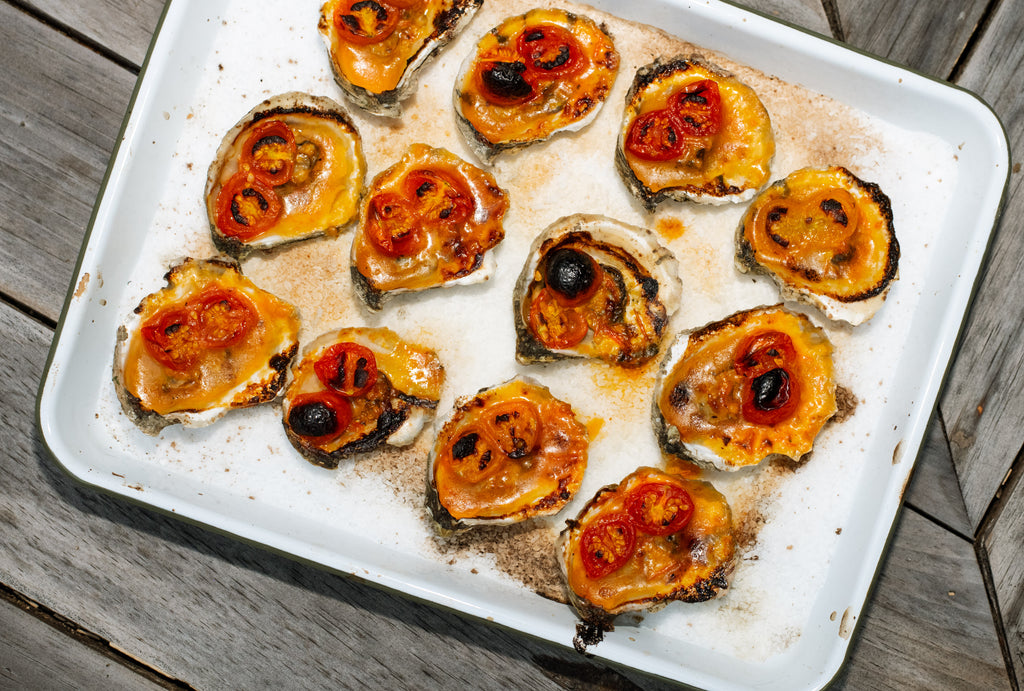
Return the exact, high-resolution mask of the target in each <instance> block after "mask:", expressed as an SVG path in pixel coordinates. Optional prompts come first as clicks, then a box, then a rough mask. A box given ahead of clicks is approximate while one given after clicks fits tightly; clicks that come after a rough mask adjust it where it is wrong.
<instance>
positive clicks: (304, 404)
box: [288, 391, 352, 446]
mask: <svg viewBox="0 0 1024 691" xmlns="http://www.w3.org/2000/svg"><path fill="white" fill-rule="evenodd" d="M351 422H352V404H351V403H350V402H349V401H348V399H346V398H343V397H342V396H339V395H338V394H336V393H334V392H333V391H319V392H317V393H309V394H300V395H299V396H296V397H295V400H294V401H292V404H291V407H290V408H289V409H288V427H289V428H290V429H291V430H292V432H294V433H295V434H297V435H299V436H300V437H302V438H303V439H304V440H306V441H307V442H308V443H310V444H312V445H313V446H318V445H320V444H325V443H327V442H329V441H331V440H333V439H337V438H338V437H339V436H341V435H342V434H343V433H344V432H345V430H346V429H348V426H349V424H350V423H351Z"/></svg>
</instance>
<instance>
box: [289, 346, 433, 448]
mask: <svg viewBox="0 0 1024 691" xmlns="http://www.w3.org/2000/svg"><path fill="white" fill-rule="evenodd" d="M443 384H444V367H443V366H442V364H441V361H440V359H439V358H438V357H437V354H436V353H434V351H432V350H430V349H428V348H425V347H423V346H419V345H416V344H413V343H409V342H408V341H406V340H404V339H402V338H401V337H400V336H399V335H398V334H396V333H395V332H394V331H391V330H390V329H387V328H383V327H379V328H370V327H365V328H361V327H354V328H344V329H339V330H337V331H332V332H330V333H326V334H324V335H322V336H320V337H319V338H318V339H316V340H315V341H313V342H312V343H311V344H310V345H309V346H308V347H306V348H305V349H304V351H303V355H302V359H301V361H299V362H298V363H297V364H296V365H294V366H293V367H292V377H291V381H290V383H289V384H288V389H287V391H286V392H285V395H284V402H283V411H282V412H283V422H284V429H285V433H286V434H287V436H288V440H289V441H290V442H291V443H292V445H293V446H294V447H295V448H296V449H297V450H298V452H299V453H300V454H302V456H303V457H304V458H305V459H306V460H308V461H309V462H310V463H313V464H315V465H319V466H322V467H324V468H337V467H338V464H339V462H340V461H341V459H343V458H347V457H349V456H352V455H354V454H358V453H366V452H369V451H373V450H374V449H377V448H379V447H381V446H383V445H385V444H388V445H390V446H398V447H401V446H408V445H409V444H411V443H413V442H414V441H415V440H416V437H417V436H418V435H419V433H420V431H421V430H422V429H423V426H424V425H425V424H426V423H427V422H428V421H429V420H430V419H432V418H433V416H434V411H435V410H436V408H437V402H438V401H439V400H440V398H441V387H442V385H443Z"/></svg>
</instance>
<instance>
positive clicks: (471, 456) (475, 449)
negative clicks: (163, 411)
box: [448, 427, 505, 483]
mask: <svg viewBox="0 0 1024 691" xmlns="http://www.w3.org/2000/svg"><path fill="white" fill-rule="evenodd" d="M448 455H449V456H450V458H451V468H452V470H453V471H454V472H455V474H456V475H458V476H459V477H460V478H462V479H463V480H465V481H466V482H469V483H477V482H480V481H481V480H484V479H486V478H487V477H489V476H490V475H492V474H493V473H494V472H495V471H497V469H498V468H499V467H501V465H502V464H503V463H504V462H505V455H504V454H503V453H501V452H500V451H499V450H498V449H497V448H496V447H495V446H494V444H493V442H492V441H491V440H490V439H489V435H487V434H483V433H482V432H481V430H479V429H477V428H476V427H469V428H467V429H464V430H462V431H460V432H459V434H458V436H457V437H455V441H453V442H452V445H451V447H450V448H449V449H448Z"/></svg>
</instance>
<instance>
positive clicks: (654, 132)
mask: <svg viewBox="0 0 1024 691" xmlns="http://www.w3.org/2000/svg"><path fill="white" fill-rule="evenodd" d="M685 147H686V140H685V138H684V136H683V125H682V123H681V122H680V120H679V117H678V116H677V115H676V114H675V113H674V112H673V111H671V110H669V109H667V108H662V109H661V110H652V111H648V112H646V113H644V114H643V115H641V116H639V117H637V119H636V120H634V121H633V124H632V125H631V126H630V128H629V134H628V135H627V136H626V150H627V151H628V152H630V153H631V154H633V155H634V156H636V157H637V158H641V159H643V160H645V161H670V160H672V159H673V158H678V157H679V156H681V155H682V153H683V150H684V148H685Z"/></svg>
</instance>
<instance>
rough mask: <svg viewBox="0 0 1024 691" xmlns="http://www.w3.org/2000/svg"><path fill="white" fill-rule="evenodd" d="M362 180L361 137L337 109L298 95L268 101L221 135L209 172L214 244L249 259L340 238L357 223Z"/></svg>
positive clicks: (208, 207)
mask: <svg viewBox="0 0 1024 691" xmlns="http://www.w3.org/2000/svg"><path fill="white" fill-rule="evenodd" d="M365 175H366V163H365V161H364V160H363V149H362V143H361V140H360V137H359V133H358V132H357V131H356V128H355V125H353V124H352V121H351V120H350V119H349V117H348V114H346V113H345V111H343V110H342V108H341V106H340V105H338V104H337V103H336V102H335V101H332V100H331V99H329V98H325V97H322V96H311V95H309V94H304V93H299V92H290V93H285V94H280V95H278V96H274V97H273V98H269V99H267V100H266V101H263V102H262V103H260V104H259V105H258V106H256V107H255V108H253V109H252V110H251V111H250V112H249V113H248V114H247V115H246V116H245V117H243V118H242V119H241V121H239V122H238V124H236V125H235V126H234V127H233V128H231V130H229V131H228V133H227V134H225V135H224V139H223V141H222V142H221V144H220V147H219V148H218V149H217V154H216V156H215V157H214V160H213V162H212V163H211V164H210V170H209V173H208V174H207V180H206V213H207V216H208V218H209V221H210V232H211V234H212V236H213V243H214V245H216V247H217V249H219V250H220V251H221V252H224V253H225V254H229V255H231V256H233V257H236V258H244V257H245V256H246V255H248V254H249V253H251V252H253V251H257V250H272V249H275V248H277V247H281V246H283V245H287V244H289V243H292V242H298V241H300V240H308V239H310V238H315V237H320V236H322V235H329V236H334V235H337V234H338V233H340V232H341V231H342V229H343V228H344V227H345V226H346V225H348V224H349V222H351V221H352V220H353V219H354V218H355V217H356V214H357V212H358V204H359V199H360V197H361V195H362V192H363V178H364V177H365Z"/></svg>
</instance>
